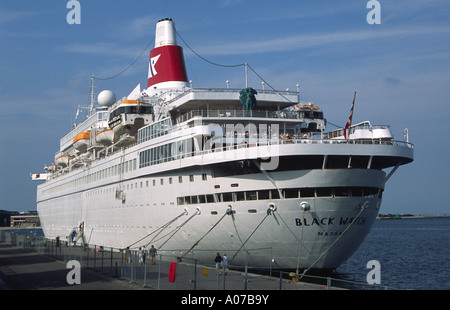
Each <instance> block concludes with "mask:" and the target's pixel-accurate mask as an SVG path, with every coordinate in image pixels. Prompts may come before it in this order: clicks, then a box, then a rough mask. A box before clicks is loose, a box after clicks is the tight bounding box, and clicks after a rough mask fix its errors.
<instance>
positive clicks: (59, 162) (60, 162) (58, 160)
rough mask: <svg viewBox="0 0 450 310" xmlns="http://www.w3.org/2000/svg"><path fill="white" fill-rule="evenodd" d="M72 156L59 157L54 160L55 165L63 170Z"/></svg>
mask: <svg viewBox="0 0 450 310" xmlns="http://www.w3.org/2000/svg"><path fill="white" fill-rule="evenodd" d="M72 158H73V156H70V155H61V156H58V157H56V158H55V164H56V165H58V166H60V167H62V168H65V167H67V166H68V165H69V162H70V161H71V160H72Z"/></svg>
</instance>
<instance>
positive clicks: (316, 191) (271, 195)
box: [177, 187, 382, 205]
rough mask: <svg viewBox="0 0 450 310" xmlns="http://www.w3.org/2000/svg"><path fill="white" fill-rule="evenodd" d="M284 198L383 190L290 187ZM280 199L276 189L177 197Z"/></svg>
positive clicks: (182, 201) (194, 200)
mask: <svg viewBox="0 0 450 310" xmlns="http://www.w3.org/2000/svg"><path fill="white" fill-rule="evenodd" d="M281 192H282V195H283V197H284V199H295V198H315V197H329V198H330V197H368V198H377V197H378V198H381V196H382V190H381V189H379V188H376V187H318V188H288V189H282V190H281ZM275 199H280V193H279V191H278V190H276V189H269V190H257V191H240V192H227V193H215V194H205V195H194V196H183V197H177V204H178V205H192V204H203V203H216V202H236V201H252V200H275Z"/></svg>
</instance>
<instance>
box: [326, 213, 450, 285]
mask: <svg viewBox="0 0 450 310" xmlns="http://www.w3.org/2000/svg"><path fill="white" fill-rule="evenodd" d="M370 260H377V261H379V263H380V267H381V269H380V270H381V272H380V275H381V284H382V285H385V286H387V287H388V288H392V289H413V290H448V289H450V217H443V218H438V217H436V218H411V219H389V220H377V221H376V222H375V223H374V226H373V227H372V230H371V232H370V233H369V235H368V236H367V238H366V240H365V241H364V243H363V244H362V245H361V247H360V248H359V249H358V250H357V252H356V253H355V254H354V255H353V256H352V257H350V258H349V259H348V260H347V261H346V262H345V263H344V264H343V265H341V266H340V267H338V268H337V269H336V271H335V272H334V274H333V277H337V278H340V279H346V280H351V281H355V282H366V281H367V280H366V277H367V274H368V273H369V271H371V270H372V269H371V268H367V267H366V266H367V263H368V262H369V261H370Z"/></svg>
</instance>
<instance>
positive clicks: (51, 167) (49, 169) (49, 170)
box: [45, 164, 56, 172]
mask: <svg viewBox="0 0 450 310" xmlns="http://www.w3.org/2000/svg"><path fill="white" fill-rule="evenodd" d="M45 170H47V171H48V172H55V171H56V165H55V164H51V165H49V166H48V167H46V168H45Z"/></svg>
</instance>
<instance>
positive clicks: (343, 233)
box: [297, 205, 366, 279]
mask: <svg viewBox="0 0 450 310" xmlns="http://www.w3.org/2000/svg"><path fill="white" fill-rule="evenodd" d="M365 209H366V205H363V206H361V210H360V211H359V213H358V215H356V216H355V218H354V219H353V220H352V222H351V223H350V225H348V226H347V228H346V229H345V230H344V231H343V232H342V234H341V235H340V236H339V237H338V238H336V240H334V242H333V243H332V244H331V245H330V246H329V247H328V248H327V249H326V250H325V251H324V252H323V253H322V254H321V255H320V256H319V257H318V258H317V259H316V260H315V261H314V262H313V263H312V264H311V266H309V267H308V268H307V269H306V270H305V271H303V273H302V275H301V276H300V279H301V278H302V277H303V276H304V275H305V274H306V273H307V272H308V271H309V270H310V269H311V268H312V267H313V266H314V265H315V264H316V263H317V262H318V261H319V260H320V259H321V258H322V256H324V255H325V254H326V253H327V252H328V251H329V250H330V249H331V248H332V247H333V246H334V245H335V244H336V243H337V242H338V241H339V240H340V239H341V238H342V236H344V235H345V233H346V232H347V230H349V229H350V227H351V226H352V225H353V224H354V223H355V222H356V220H357V219H358V217H359V216H360V215H361V213H362V212H363V211H364V210H365ZM297 274H298V272H297Z"/></svg>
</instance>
